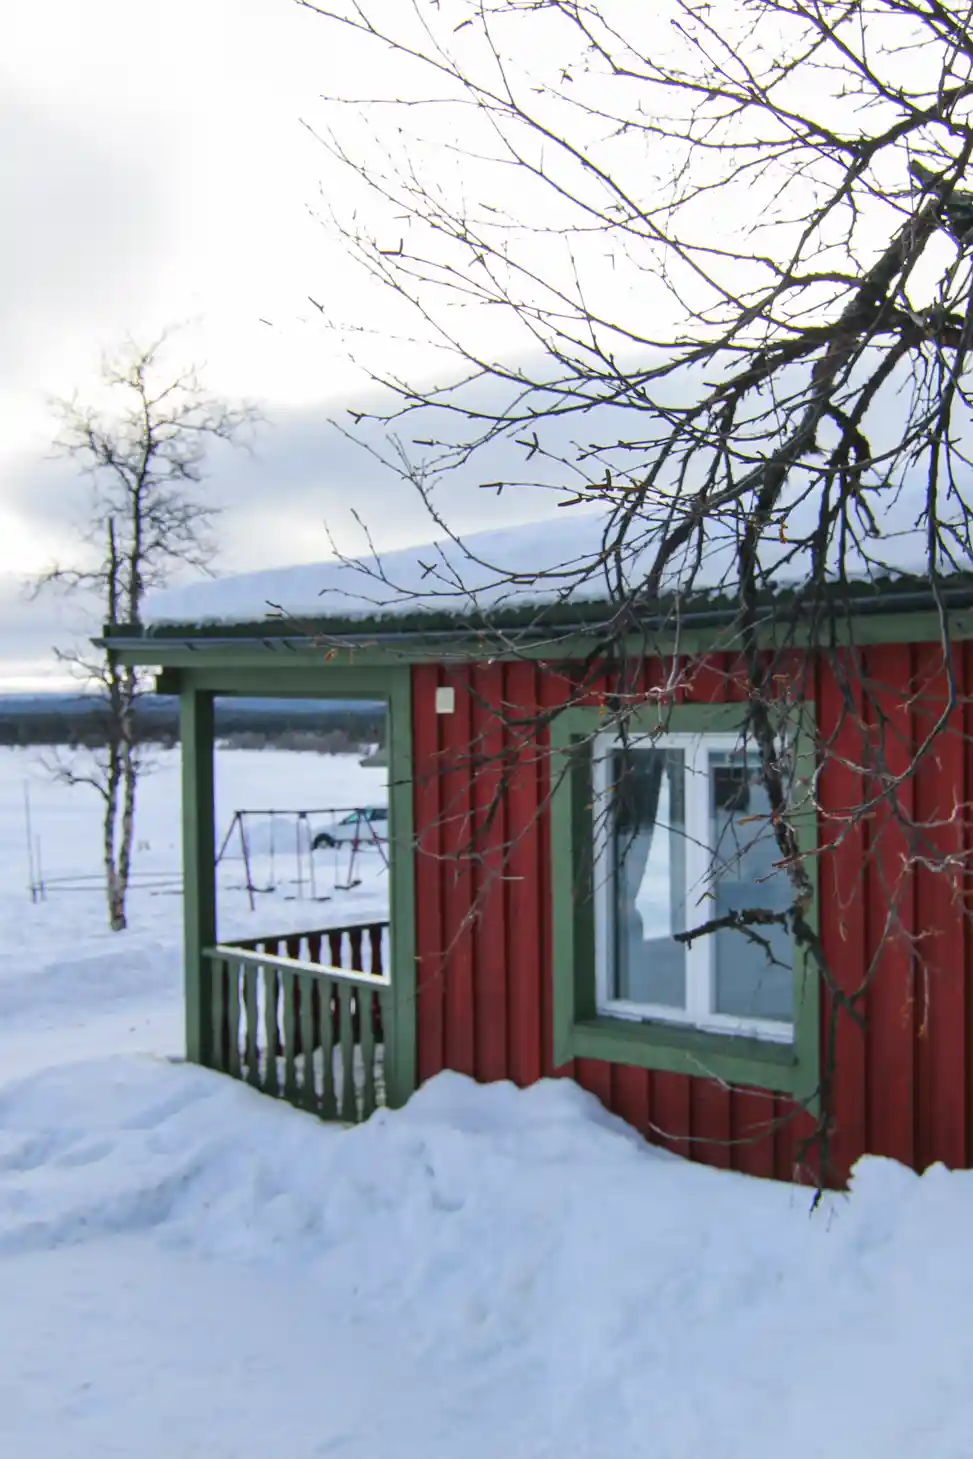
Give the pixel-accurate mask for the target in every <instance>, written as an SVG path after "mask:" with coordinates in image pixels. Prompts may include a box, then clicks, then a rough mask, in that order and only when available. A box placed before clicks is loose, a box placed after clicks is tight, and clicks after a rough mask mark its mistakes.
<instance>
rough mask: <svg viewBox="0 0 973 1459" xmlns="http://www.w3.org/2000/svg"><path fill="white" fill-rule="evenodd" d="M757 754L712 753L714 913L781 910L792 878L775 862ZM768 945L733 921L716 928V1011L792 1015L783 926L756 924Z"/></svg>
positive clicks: (789, 954)
mask: <svg viewBox="0 0 973 1459" xmlns="http://www.w3.org/2000/svg"><path fill="white" fill-rule="evenodd" d="M759 766H760V761H759V757H758V756H757V755H756V754H755V753H752V752H751V753H748V754H746V755H744V754H743V753H742V752H741V753H731V752H729V751H718V750H712V751H710V754H709V777H710V822H711V845H712V848H713V892H714V897H715V905H714V907H713V913H714V915H715V916H717V917H725V916H726V915H727V913H729V912H734V911H743V910H744V909H746V908H766V909H767V910H769V911H775V912H783V911H786V910H787V908H788V907H789V906H790V905H791V901H792V896H791V888H790V883H789V881H788V878H787V876H786V875H785V873H784V872H782V871H781V870H779V869H776V868H775V866H774V863H775V862H776V861H778V860H779V858H780V851H779V848H778V846H777V842H776V840H775V838H774V834H773V831H772V830H771V827H770V820H769V817H770V800H769V798H768V795H767V792H766V790H765V789H764V787H763V785H762V784H761V782H760V776H759ZM755 930H756V932H757V933H758V935H759V936H760V937H761V938H763V939H764V942H765V943H766V944H767V948H768V949H769V953H770V956H768V952H767V951H766V950H765V949H764V947H762V946H760V945H759V944H757V943H756V942H753V941H751V940H750V939H749V938H747V937H746V936H745V935H744V934H743V933H741V932H738V931H736V930H734V929H732V928H727V929H725V930H724V931H721V932H717V933H716V934H715V947H714V949H713V951H714V959H715V989H714V991H715V1011H716V1012H717V1013H727V1014H732V1015H734V1016H736V1017H738V1018H766V1019H775V1020H778V1021H784V1022H786V1021H789V1020H791V1019H792V1018H793V1016H794V973H793V960H794V953H793V944H792V941H791V934H790V932H789V931H788V929H787V928H786V927H783V926H780V925H777V926H770V927H758V928H756V929H755Z"/></svg>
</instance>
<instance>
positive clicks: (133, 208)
mask: <svg viewBox="0 0 973 1459" xmlns="http://www.w3.org/2000/svg"><path fill="white" fill-rule="evenodd" d="M333 52H334V44H333V36H331V35H329V32H328V30H327V28H326V26H325V25H324V24H323V22H322V21H320V20H319V19H317V18H316V17H315V16H313V15H312V14H310V13H308V12H306V11H302V10H300V9H299V8H298V7H297V6H296V5H293V4H292V3H291V0H169V3H168V4H167V5H165V6H163V7H157V6H151V7H150V6H147V5H136V4H132V3H131V0H86V3H85V4H83V5H79V4H78V3H77V0H46V3H45V4H43V5H26V4H25V5H17V6H10V7H8V8H7V10H6V11H5V13H4V20H3V45H2V48H0V189H2V195H3V214H4V219H5V226H4V228H3V229H2V230H0V279H2V280H3V290H2V295H0V310H2V319H0V470H2V480H3V491H2V493H0V687H5V688H11V687H15V686H18V687H19V686H20V685H22V684H24V683H26V682H33V681H34V680H36V679H38V678H42V677H43V676H45V675H46V674H47V673H48V672H49V671H50V669H51V666H52V660H51V657H50V655H49V654H48V650H47V645H48V643H49V642H52V641H54V640H55V639H59V640H60V641H62V642H63V635H64V631H65V630H64V624H65V622H70V621H71V615H70V614H68V615H67V616H65V613H64V611H63V610H62V609H59V608H56V607H55V606H54V605H48V604H46V603H43V602H39V603H35V604H30V605H26V604H24V603H23V602H22V601H21V600H20V584H21V581H22V578H23V576H24V574H26V573H30V572H34V571H39V570H41V569H43V568H44V567H45V566H46V565H47V564H48V563H49V562H50V561H51V559H52V558H54V557H58V556H61V557H63V556H64V555H65V554H66V553H67V552H69V551H70V548H71V544H72V540H73V531H74V523H75V522H76V521H77V520H78V519H79V516H80V513H81V505H82V503H81V497H80V494H79V487H78V485H77V484H76V482H75V481H74V480H73V479H72V477H71V475H70V473H68V472H67V471H66V470H65V468H64V467H63V466H62V465H57V464H54V463H52V461H51V460H50V459H49V458H48V456H47V453H48V450H49V443H50V437H51V418H50V413H49V408H48V401H49V398H50V396H52V395H67V394H70V393H72V392H73V391H74V390H76V389H77V390H79V391H80V392H82V393H84V391H85V389H86V387H88V386H90V384H91V382H92V381H93V379H94V377H95V374H96V371H97V365H98V361H99V358H100V356H101V354H102V352H103V351H104V350H106V349H108V350H110V349H111V348H112V347H113V346H114V345H116V344H117V343H118V342H119V341H120V340H121V339H122V338H123V336H124V335H125V334H126V333H127V332H128V333H131V334H133V335H134V336H135V337H136V338H139V339H145V338H148V337H151V336H152V335H153V334H154V333H155V332H156V331H157V330H158V329H160V328H161V327H163V326H165V325H167V324H170V323H172V322H173V321H176V322H184V321H188V327H187V328H186V330H185V331H184V335H183V344H184V347H185V350H186V352H187V353H188V354H189V355H190V356H191V358H192V359H194V360H198V361H201V362H202V363H203V364H204V366H205V370H204V374H205V381H206V384H207V386H208V387H209V388H211V389H212V390H213V391H214V392H219V393H223V394H227V395H231V396H241V395H242V396H246V397H249V398H251V399H255V400H257V401H259V402H260V403H261V405H262V406H263V408H264V409H265V411H266V412H267V414H268V415H269V417H270V419H271V422H272V425H271V427H270V428H269V429H268V430H266V431H265V432H263V434H262V436H261V437H260V439H259V442H258V445H257V451H256V454H255V456H254V457H253V458H252V459H249V458H246V457H242V456H240V455H239V454H238V453H232V454H229V455H227V456H225V457H224V456H221V457H219V458H218V459H216V460H214V463H213V467H214V469H213V480H212V490H213V492H214V494H215V496H216V498H217V499H218V500H220V501H222V502H224V503H225V504H226V510H225V514H224V516H223V519H222V523H221V546H222V553H221V561H220V566H221V567H222V568H224V569H225V570H238V569H244V570H245V569H248V568H251V567H258V566H267V565H278V564H281V563H286V562H296V561H303V562H306V561H313V560H316V559H318V558H321V557H325V556H327V555H328V552H329V548H328V540H327V536H326V532H325V528H324V522H325V519H328V520H329V522H330V523H331V525H332V527H333V528H336V529H337V530H338V532H339V535H340V534H341V533H342V532H347V529H348V527H349V519H348V510H347V509H348V507H349V506H350V505H352V504H354V505H356V506H358V507H359V508H361V509H363V510H364V511H365V514H366V516H367V517H368V519H369V521H370V523H371V524H372V525H373V526H374V528H375V529H376V531H377V534H378V538H379V541H380V545H383V546H393V545H397V544H400V543H406V542H414V541H416V540H421V539H422V537H423V536H424V535H427V534H428V527H427V524H426V522H425V520H424V516H423V513H422V511H421V509H420V508H419V507H418V505H417V503H416V502H415V501H414V500H413V498H412V497H411V496H410V494H409V493H407V492H405V491H403V490H402V488H401V487H399V486H398V485H397V483H396V481H395V479H394V478H393V477H392V476H391V475H386V474H385V473H383V472H382V471H381V469H380V468H378V467H377V466H376V465H375V464H374V463H372V462H371V461H370V460H369V458H368V457H367V456H364V455H363V454H362V453H361V452H360V451H358V450H356V448H354V447H353V446H351V445H349V444H348V443H347V442H345V441H343V440H342V439H341V438H340V436H337V435H336V434H335V433H334V432H333V431H332V430H331V429H330V428H329V427H328V425H327V420H328V417H329V415H331V414H333V413H334V412H335V411H336V409H338V408H340V407H341V405H342V404H343V403H345V402H347V403H355V404H357V403H358V402H359V401H360V400H361V398H362V388H361V381H360V380H359V379H358V378H356V377H355V376H354V375H352V374H351V373H350V368H349V366H348V365H347V363H346V362H345V361H344V359H343V358H342V355H341V352H340V350H339V348H338V346H337V344H336V342H335V340H334V339H333V338H329V336H328V335H327V333H326V332H325V331H324V330H323V329H322V327H321V323H320V318H319V316H318V315H317V312H316V311H315V310H314V309H313V308H312V307H311V306H310V305H309V303H308V297H307V296H308V295H309V294H311V295H314V296H315V297H318V298H321V297H325V298H327V291H328V290H329V289H330V290H332V291H335V290H340V291H341V294H342V298H343V301H344V303H345V306H346V308H347V303H348V298H349V293H350V292H353V291H354V290H355V289H357V288H359V287H361V286H360V285H359V283H358V282H357V279H356V276H355V273H354V271H353V269H352V266H351V265H350V264H347V263H345V262H344V261H343V260H342V258H341V257H340V255H338V254H337V252H336V250H335V247H334V245H331V244H329V243H328V242H327V240H326V238H325V236H324V234H323V231H322V229H321V227H320V224H319V223H318V222H316V220H315V219H314V217H313V216H312V211H311V210H312V209H313V208H314V206H315V204H316V201H317V197H318V193H319V188H320V182H321V179H322V177H323V176H324V174H325V168H326V160H325V158H324V156H323V153H322V150H321V148H320V146H319V145H318V144H317V143H316V142H315V141H314V139H313V137H312V136H311V135H310V134H309V132H308V131H307V129H306V128H305V127H303V126H302V125H301V119H302V118H305V119H309V120H312V121H313V119H314V116H315V110H316V105H315V103H316V97H317V96H318V94H319V92H320V91H321V90H322V89H324V88H326V87H327V85H328V84H329V83H330V82H331V81H332V80H333V76H334V67H335V64H336V58H335V56H334V54H333ZM369 309H371V310H372V311H373V312H372V315H371V317H372V319H373V320H375V322H377V323H378V322H380V320H379V319H378V316H376V315H375V313H374V305H373V304H372V303H371V301H370V300H369V298H368V296H367V295H366V294H365V292H363V293H362V312H363V317H364V318H365V319H366V321H367V319H368V317H369V315H368V311H369ZM265 321H269V323H268V322H265ZM456 508H457V516H456V520H457V524H458V525H459V526H461V527H464V528H467V529H468V528H471V527H475V526H478V525H484V526H485V525H490V524H495V523H496V522H497V513H498V511H502V512H503V513H504V514H505V516H506V517H507V519H508V520H509V516H510V514H511V512H512V511H513V512H515V513H516V512H517V507H516V504H510V505H508V504H507V503H506V502H504V503H503V504H502V505H501V506H498V504H497V503H496V502H495V501H494V500H490V499H484V497H483V495H482V494H480V495H479V496H477V494H476V493H475V492H470V493H467V494H466V497H465V499H464V501H461V502H458V503H457V504H456ZM519 515H520V516H524V515H527V516H537V515H538V511H537V505H536V503H535V504H532V505H531V506H530V507H528V508H526V509H521V510H520V512H519ZM343 545H347V546H353V539H352V538H351V537H346V539H345V542H344V543H343Z"/></svg>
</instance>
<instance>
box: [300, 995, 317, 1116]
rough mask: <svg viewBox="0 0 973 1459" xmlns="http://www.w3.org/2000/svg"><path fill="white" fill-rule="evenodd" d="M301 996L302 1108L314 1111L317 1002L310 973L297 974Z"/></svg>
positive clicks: (315, 1106)
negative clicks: (315, 1017) (315, 1018)
mask: <svg viewBox="0 0 973 1459" xmlns="http://www.w3.org/2000/svg"><path fill="white" fill-rule="evenodd" d="M298 980H299V982H300V995H301V1046H302V1048H303V1049H304V1083H303V1086H302V1092H303V1096H304V1099H303V1103H304V1108H305V1109H307V1110H311V1111H312V1112H313V1111H316V1110H317V1107H318V1095H317V1089H316V1087H315V1081H314V1049H315V1042H316V1041H315V1037H314V1021H315V1020H314V1015H315V1003H316V1002H317V1001H318V1000H317V998H316V996H315V993H316V990H315V987H314V978H313V977H312V976H311V974H310V973H299V974H298Z"/></svg>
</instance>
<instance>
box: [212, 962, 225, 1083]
mask: <svg viewBox="0 0 973 1459" xmlns="http://www.w3.org/2000/svg"><path fill="white" fill-rule="evenodd" d="M210 967H211V969H212V973H211V975H210V976H211V978H212V984H213V1001H212V1008H211V1013H212V1019H213V1037H212V1040H211V1045H212V1050H213V1053H212V1059H213V1068H214V1069H219V1070H221V1071H222V1070H225V1069H226V1052H225V1050H226V960H225V958H221V957H214V958H212V959H211V960H210Z"/></svg>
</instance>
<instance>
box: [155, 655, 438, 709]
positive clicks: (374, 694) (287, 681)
mask: <svg viewBox="0 0 973 1459" xmlns="http://www.w3.org/2000/svg"><path fill="white" fill-rule="evenodd" d="M203 658H204V656H203V655H201V654H196V655H195V656H194V658H193V663H192V665H191V666H190V667H188V668H183V669H180V670H178V672H176V671H174V670H166V672H165V676H164V678H163V681H162V682H163V684H165V685H166V686H169V685H173V686H178V690H179V691H180V692H181V691H182V690H183V689H186V688H193V689H196V690H197V691H198V692H205V693H208V694H214V695H219V696H220V697H223V696H231V695H240V696H243V697H247V698H249V697H251V696H253V697H255V698H259V697H260V696H262V695H264V696H266V697H268V698H288V697H293V698H294V699H332V698H338V699H376V700H379V699H385V700H388V699H389V698H390V696H391V694H392V692H393V689H394V686H395V685H396V684H398V683H400V682H402V681H403V680H404V681H408V680H409V678H410V675H411V670H410V668H409V666H408V665H407V664H385V665H381V666H378V667H375V666H372V667H369V668H358V667H349V666H348V665H347V664H319V665H316V664H313V663H312V664H295V663H294V662H293V660H292V659H291V660H289V662H288V663H287V664H286V665H285V664H272V663H268V662H267V661H266V659H265V660H263V662H262V663H261V664H258V665H246V664H239V665H234V666H232V667H230V666H227V665H224V664H215V663H211V662H210V659H209V656H208V655H206V656H205V662H201V660H202V659H203ZM166 692H172V690H169V689H168V688H167V691H166Z"/></svg>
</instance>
